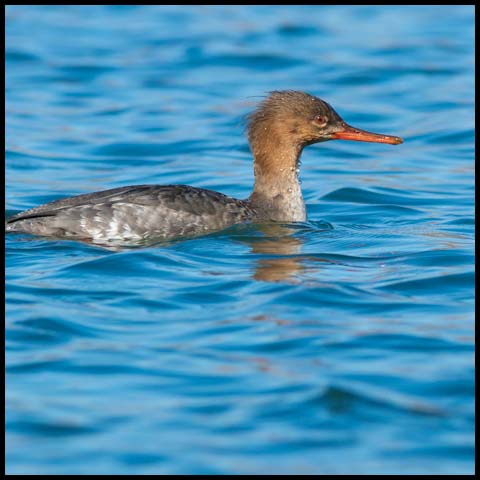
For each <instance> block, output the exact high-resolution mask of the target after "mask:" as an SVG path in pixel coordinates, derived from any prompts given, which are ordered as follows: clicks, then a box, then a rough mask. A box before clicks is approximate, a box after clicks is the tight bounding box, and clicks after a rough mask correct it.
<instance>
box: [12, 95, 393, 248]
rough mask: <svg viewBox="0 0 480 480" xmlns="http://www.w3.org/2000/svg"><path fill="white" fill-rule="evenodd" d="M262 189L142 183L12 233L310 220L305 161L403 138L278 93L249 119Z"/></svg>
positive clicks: (27, 222) (20, 225) (71, 204)
mask: <svg viewBox="0 0 480 480" xmlns="http://www.w3.org/2000/svg"><path fill="white" fill-rule="evenodd" d="M248 137H249V141H250V146H251V149H252V153H253V158H254V173H255V185H254V189H253V192H252V194H251V195H250V197H249V198H248V199H246V200H239V199H235V198H232V197H228V196H226V195H223V194H222V193H218V192H214V191H212V190H206V189H203V188H196V187H191V186H187V185H136V186H128V187H120V188H115V189H111V190H105V191H101V192H95V193H90V194H85V195H77V196H74V197H68V198H65V199H61V200H56V201H54V202H50V203H47V204H44V205H41V206H39V207H35V208H32V209H29V210H25V211H23V212H20V213H18V214H17V215H14V216H13V217H11V218H9V219H8V220H7V222H6V225H5V229H6V232H7V233H14V232H22V233H31V234H35V235H42V236H51V237H60V238H73V239H78V240H85V241H91V242H93V243H99V244H109V243H116V244H118V243H121V244H136V243H139V242H144V241H148V242H150V241H155V240H168V239H172V238H178V237H180V238H181V237H191V236H196V235H200V234H205V233H209V232H213V231H217V230H221V229H224V228H226V227H229V226H231V225H234V224H238V223H243V222H255V223H260V222H298V221H305V220H306V218H307V217H306V209H305V203H304V201H303V196H302V191H301V187H300V181H299V179H298V172H299V159H300V155H301V152H302V150H303V148H304V147H305V146H307V145H310V144H312V143H317V142H322V141H326V140H332V139H346V140H359V141H370V142H379V143H391V144H398V143H401V142H402V140H401V139H400V138H398V137H392V136H388V135H380V134H374V133H369V132H364V131H362V130H358V129H355V128H353V127H350V126H349V125H347V124H346V123H345V122H344V121H343V120H342V119H341V118H340V116H339V115H338V114H337V113H336V112H335V110H333V108H332V107H330V105H328V104H327V103H326V102H324V101H322V100H320V99H318V98H316V97H314V96H312V95H308V94H306V93H303V92H295V91H284V92H272V93H271V94H270V96H269V97H267V98H266V99H265V100H264V101H263V102H262V103H261V104H260V106H259V108H258V109H257V110H255V111H254V112H253V114H252V115H251V116H250V121H249V127H248Z"/></svg>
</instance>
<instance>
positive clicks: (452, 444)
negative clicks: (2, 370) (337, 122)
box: [6, 6, 474, 474]
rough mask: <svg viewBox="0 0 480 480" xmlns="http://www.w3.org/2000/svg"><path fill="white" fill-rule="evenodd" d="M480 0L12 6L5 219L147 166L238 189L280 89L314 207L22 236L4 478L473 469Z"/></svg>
mask: <svg viewBox="0 0 480 480" xmlns="http://www.w3.org/2000/svg"><path fill="white" fill-rule="evenodd" d="M473 22H474V19H473V7H468V6H466V7H462V6H450V7H442V6H432V7H429V6H426V7H402V6H397V7H376V6H375V7H354V6H350V7H346V6H345V7H342V6H330V7H328V6H327V7H326V6H299V7H296V6H295V7H293V6H277V7H272V6H270V7H266V6H257V7H251V6H217V7H212V6H210V7H205V6H204V7H202V6H198V7H196V6H190V7H186V6H183V7H180V6H160V7H158V6H157V7H151V6H103V7H101V6H97V7H91V6H90V7H75V6H63V7H61V6H38V7H35V6H11V7H8V8H7V10H6V180H7V181H6V198H7V204H6V208H7V214H12V213H16V212H17V211H20V210H22V209H25V208H30V207H33V206H36V205H38V204H41V203H44V202H47V201H51V200H54V199H57V198H60V197H62V196H67V195H73V194H80V193H86V192H91V191H95V190H101V189H106V188H114V187H119V186H123V185H129V184H143V183H158V184H168V183H183V184H191V185H195V186H198V187H204V188H211V189H214V190H220V191H222V192H224V193H226V194H229V195H232V196H237V197H241V198H245V197H247V196H248V195H249V193H250V190H251V186H252V183H253V172H252V165H251V157H250V152H249V149H248V144H247V142H246V139H245V137H244V134H243V128H244V123H243V118H244V115H245V114H246V113H247V112H249V111H250V110H251V109H252V108H253V107H254V105H255V104H256V102H257V101H258V100H259V99H261V96H262V95H264V94H265V92H268V91H270V90H280V89H298V90H305V91H308V92H310V93H312V94H315V95H318V96H320V97H321V98H324V99H325V100H326V101H328V102H329V103H331V104H332V105H333V106H334V108H335V109H336V110H337V111H338V112H339V113H340V115H342V116H343V117H344V118H345V120H346V121H347V122H348V123H350V124H352V125H355V126H358V127H359V128H364V129H368V130H372V131H379V132H383V133H390V134H393V135H399V136H402V137H404V139H405V143H404V144H402V145H399V146H396V147H392V146H388V145H375V144H365V143H354V142H329V143H325V144H322V145H317V146H313V147H309V148H307V149H306V150H305V152H304V154H303V157H302V160H303V163H302V174H301V178H302V181H303V183H302V185H303V189H304V194H305V199H306V203H307V209H308V214H309V222H307V223H304V224H297V225H282V226H278V227H268V228H267V227H256V226H252V225H243V226H236V227H232V228H230V229H227V230H225V231H222V232H218V233H215V234H212V235H208V236H205V237H201V238H197V239H190V240H187V241H183V242H171V243H169V244H167V245H163V246H152V247H150V248H144V249H130V250H121V251H112V250H106V249H103V248H99V247H95V246H91V245H86V244H82V243H79V242H73V241H62V240H48V239H43V238H34V237H31V236H27V235H10V236H8V237H7V238H6V309H7V310H6V364H7V365H6V367H7V370H6V388H7V394H6V465H7V473H11V474H13V473H37V474H38V473H50V474H71V473H80V474H93V473H100V474H107V473H108V474H112V473H113V474H148V473H163V474H165V473H173V474H180V473H183V474H193V473H203V474H212V473H213V474H215V473H218V474H228V473H230V474H232V473H247V474H248V473H259V474H266V473H292V474H294V473H295V474H298V473H307V474H311V473H317V474H326V473H347V474H348V473H370V474H380V473H387V474H392V473H399V472H401V473H405V474H409V473H421V474H426V473H429V474H447V473H473V468H474V317H473V309H474V303H473V302H474V300H473V295H474V266H473V264H474V243H473V242H474V212H473V209H474V182H473V178H474V98H473V93H474V42H473V40H474V33H473V25H474V23H473Z"/></svg>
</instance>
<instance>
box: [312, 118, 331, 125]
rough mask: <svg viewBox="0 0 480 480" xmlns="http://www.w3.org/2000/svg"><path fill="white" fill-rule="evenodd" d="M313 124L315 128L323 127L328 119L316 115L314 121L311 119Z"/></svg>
mask: <svg viewBox="0 0 480 480" xmlns="http://www.w3.org/2000/svg"><path fill="white" fill-rule="evenodd" d="M313 123H314V124H315V125H316V126H317V127H324V126H325V125H326V124H327V123H328V118H327V117H326V116H324V115H317V116H316V117H315V118H314V119H313Z"/></svg>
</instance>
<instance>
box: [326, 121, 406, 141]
mask: <svg viewBox="0 0 480 480" xmlns="http://www.w3.org/2000/svg"><path fill="white" fill-rule="evenodd" d="M342 127H343V130H341V131H339V132H336V133H333V134H332V140H355V141H357V142H375V143H389V144H391V145H398V144H399V143H403V139H401V138H400V137H394V136H393V135H382V134H381V133H372V132H367V131H365V130H360V129H359V128H354V127H351V126H350V125H347V124H346V123H345V124H344V125H343V126H342Z"/></svg>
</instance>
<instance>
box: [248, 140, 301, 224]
mask: <svg viewBox="0 0 480 480" xmlns="http://www.w3.org/2000/svg"><path fill="white" fill-rule="evenodd" d="M269 140H270V141H269V142H267V144H265V143H264V144H258V143H257V144H254V145H252V152H253V158H254V173H255V185H254V188H253V192H252V195H251V196H250V203H251V205H252V206H253V207H254V208H255V209H256V210H257V211H258V212H259V213H260V215H261V216H262V217H264V218H265V220H271V221H277V222H304V221H305V220H306V219H307V215H306V210H305V202H304V201H303V195H302V189H301V186H300V180H299V178H298V172H299V166H300V165H299V160H300V155H301V153H302V147H301V146H297V145H288V144H285V142H283V143H282V141H280V140H278V139H277V141H275V139H271V138H270V139H269Z"/></svg>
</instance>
